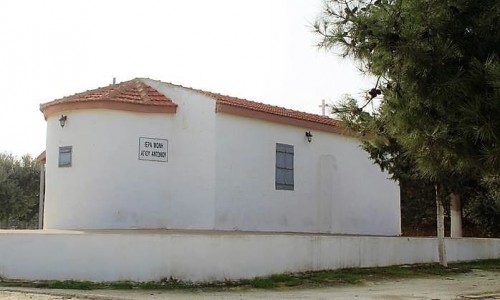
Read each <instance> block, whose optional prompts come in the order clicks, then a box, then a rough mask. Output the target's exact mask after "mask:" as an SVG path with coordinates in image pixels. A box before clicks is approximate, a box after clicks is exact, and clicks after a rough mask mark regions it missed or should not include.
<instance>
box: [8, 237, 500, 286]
mask: <svg viewBox="0 0 500 300" xmlns="http://www.w3.org/2000/svg"><path fill="white" fill-rule="evenodd" d="M263 247H264V248H263ZM446 248H447V251H448V258H449V260H450V261H460V260H474V259H486V258H500V240H499V239H466V238H464V239H448V240H447V241H446ZM437 260H438V256H437V240H436V239H434V238H406V237H366V236H364V237H362V236H331V235H330V236H329V235H308V234H304V235H300V234H238V233H223V232H175V231H174V232H168V231H153V230H149V231H144V230H137V231H133V230H118V231H108V232H102V231H101V232H100V231H96V232H92V231H87V232H78V231H73V232H68V231H67V232H54V231H38V232H37V231H31V232H30V231H24V232H20V231H0V277H2V278H11V279H25V280H51V279H52V280H67V279H74V280H91V281H117V280H134V281H151V280H161V279H163V278H169V277H174V278H179V279H182V280H191V281H211V280H225V279H242V278H252V277H255V276H265V275H270V274H275V273H283V272H299V271H308V270H322V269H338V268H347V267H374V266H386V265H395V264H412V263H428V262H437Z"/></svg>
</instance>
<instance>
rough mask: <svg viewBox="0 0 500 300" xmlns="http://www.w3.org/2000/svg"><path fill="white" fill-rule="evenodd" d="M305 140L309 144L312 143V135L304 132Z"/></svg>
mask: <svg viewBox="0 0 500 300" xmlns="http://www.w3.org/2000/svg"><path fill="white" fill-rule="evenodd" d="M306 138H307V141H308V142H309V143H310V142H311V141H312V139H313V135H312V133H311V132H310V131H306Z"/></svg>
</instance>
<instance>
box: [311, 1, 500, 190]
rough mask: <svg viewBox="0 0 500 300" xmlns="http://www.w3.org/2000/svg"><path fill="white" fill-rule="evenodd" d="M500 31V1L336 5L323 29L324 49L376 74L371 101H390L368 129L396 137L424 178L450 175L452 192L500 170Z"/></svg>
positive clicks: (331, 3) (319, 29)
mask: <svg viewBox="0 0 500 300" xmlns="http://www.w3.org/2000/svg"><path fill="white" fill-rule="evenodd" d="M498 28H500V2H498V1H496V0H484V1H476V0H453V1H452V0H448V1H447V0H443V1H437V0H434V1H433V0H426V1H413V0H376V1H368V0H330V1H327V2H326V3H325V9H324V12H323V14H322V19H321V20H319V21H318V22H317V23H316V31H317V32H318V34H320V35H321V37H322V40H321V42H320V46H322V47H325V48H332V47H340V48H341V49H342V51H343V52H342V54H343V55H344V56H349V57H352V58H354V59H355V60H356V61H357V62H359V63H360V66H361V68H362V70H363V71H365V72H367V73H370V74H372V75H375V76H377V78H378V81H377V85H376V86H375V87H374V89H372V90H371V91H369V100H370V99H373V98H374V97H377V96H378V95H379V94H382V96H383V98H382V101H381V105H380V107H379V109H378V111H377V114H376V115H375V118H373V119H372V120H370V121H369V122H364V123H362V125H363V126H366V128H365V130H366V131H369V132H371V133H372V134H377V135H382V136H386V137H387V136H389V137H391V138H393V139H395V140H396V141H397V144H398V146H399V147H401V150H402V151H403V152H404V153H407V154H408V153H409V154H411V163H412V164H414V167H415V169H416V171H417V172H418V173H419V174H420V175H421V176H422V177H423V178H426V179H429V180H435V181H444V180H446V179H449V178H453V180H450V181H448V186H450V185H454V186H451V187H450V188H452V189H453V188H458V187H460V186H461V185H462V181H463V180H469V179H470V178H475V179H477V178H484V177H496V176H497V175H498V171H499V170H500V140H499V138H500V118H498V117H497V116H498V115H500V61H499V58H498V53H499V50H500V48H499V47H500V31H499V30H498ZM360 113H361V112H360V110H359V107H358V109H356V108H355V107H354V108H353V109H351V110H350V111H349V114H351V115H352V116H351V118H352V119H356V118H358V119H359V114H360ZM355 115H358V116H355ZM453 183H454V184H453Z"/></svg>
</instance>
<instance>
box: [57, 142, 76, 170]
mask: <svg viewBox="0 0 500 300" xmlns="http://www.w3.org/2000/svg"><path fill="white" fill-rule="evenodd" d="M72 150H73V147H71V146H66V147H59V167H71V152H72Z"/></svg>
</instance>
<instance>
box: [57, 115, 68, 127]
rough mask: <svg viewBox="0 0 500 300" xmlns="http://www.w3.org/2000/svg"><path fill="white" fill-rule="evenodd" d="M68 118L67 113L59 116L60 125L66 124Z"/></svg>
mask: <svg viewBox="0 0 500 300" xmlns="http://www.w3.org/2000/svg"><path fill="white" fill-rule="evenodd" d="M66 119H68V116H65V115H61V117H60V118H59V125H61V128H63V127H64V125H66Z"/></svg>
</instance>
